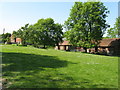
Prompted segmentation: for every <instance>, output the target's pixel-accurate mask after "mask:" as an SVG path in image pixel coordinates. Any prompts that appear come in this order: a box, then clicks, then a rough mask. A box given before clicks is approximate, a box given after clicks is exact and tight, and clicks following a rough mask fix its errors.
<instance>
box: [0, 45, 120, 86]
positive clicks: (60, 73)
mask: <svg viewBox="0 0 120 90" xmlns="http://www.w3.org/2000/svg"><path fill="white" fill-rule="evenodd" d="M0 47H2V69H3V72H2V74H3V78H5V79H7V84H6V87H7V88H117V87H118V57H112V56H102V55H93V54H85V53H81V52H65V51H58V50H54V49H37V48H34V47H22V46H12V45H5V46H0Z"/></svg>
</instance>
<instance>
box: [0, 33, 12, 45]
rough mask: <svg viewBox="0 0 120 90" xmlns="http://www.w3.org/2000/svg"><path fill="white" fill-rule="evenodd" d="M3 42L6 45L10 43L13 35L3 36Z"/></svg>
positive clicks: (6, 34)
mask: <svg viewBox="0 0 120 90" xmlns="http://www.w3.org/2000/svg"><path fill="white" fill-rule="evenodd" d="M1 36H2V42H3V43H5V42H7V43H10V37H11V34H10V33H5V34H2V35H1Z"/></svg>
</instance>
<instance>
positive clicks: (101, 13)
mask: <svg viewBox="0 0 120 90" xmlns="http://www.w3.org/2000/svg"><path fill="white" fill-rule="evenodd" d="M107 13H109V11H108V10H107V8H106V7H105V6H104V5H103V3H102V2H85V3H82V2H75V4H74V6H73V7H72V9H71V12H70V16H69V18H68V19H67V21H66V22H65V28H66V32H65V35H64V36H65V37H66V39H67V40H69V41H70V43H71V44H73V45H76V46H82V47H84V49H85V51H86V52H87V48H91V47H95V46H97V45H98V44H99V41H100V40H101V39H102V36H103V34H104V32H105V30H106V28H107V27H109V25H107V24H106V20H105V18H106V17H107Z"/></svg>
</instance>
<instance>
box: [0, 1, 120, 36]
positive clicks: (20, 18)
mask: <svg viewBox="0 0 120 90" xmlns="http://www.w3.org/2000/svg"><path fill="white" fill-rule="evenodd" d="M103 3H104V5H105V6H106V7H107V8H108V10H109V11H110V14H108V18H107V23H108V24H110V25H111V27H113V25H114V23H115V21H116V18H117V17H118V2H117V1H116V2H103ZM73 5H74V2H73V1H71V2H67V1H66V2H47V1H46V2H35V1H34V2H30V1H29V2H28V1H27V2H15V1H14V0H12V1H9V2H8V1H7V0H5V1H3V2H0V34H2V33H3V28H5V32H9V33H12V31H13V30H18V29H19V28H20V27H22V26H24V25H25V24H27V23H29V24H34V23H36V22H37V21H38V20H39V19H41V18H53V19H54V21H55V23H60V24H64V21H65V20H67V18H68V17H69V13H70V9H71V8H72V6H73Z"/></svg>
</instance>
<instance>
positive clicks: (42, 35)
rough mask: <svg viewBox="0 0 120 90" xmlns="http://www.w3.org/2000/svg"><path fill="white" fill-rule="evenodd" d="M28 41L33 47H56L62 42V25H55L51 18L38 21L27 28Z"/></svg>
mask: <svg viewBox="0 0 120 90" xmlns="http://www.w3.org/2000/svg"><path fill="white" fill-rule="evenodd" d="M29 33H30V37H29V41H30V42H31V43H33V45H34V46H38V45H43V46H44V48H45V46H46V45H47V46H53V45H58V43H59V42H61V41H62V35H63V32H62V25H60V24H58V23H57V24H55V23H54V20H53V19H52V18H47V19H39V20H38V22H37V23H35V24H34V25H31V26H30V27H29Z"/></svg>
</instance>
